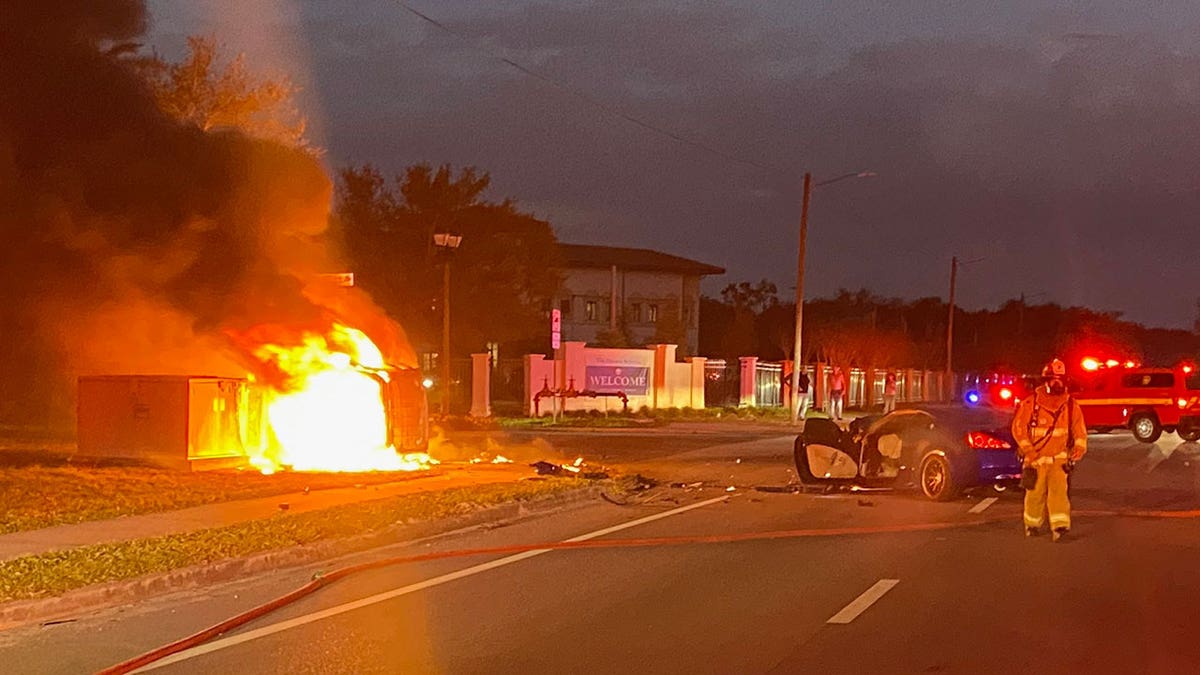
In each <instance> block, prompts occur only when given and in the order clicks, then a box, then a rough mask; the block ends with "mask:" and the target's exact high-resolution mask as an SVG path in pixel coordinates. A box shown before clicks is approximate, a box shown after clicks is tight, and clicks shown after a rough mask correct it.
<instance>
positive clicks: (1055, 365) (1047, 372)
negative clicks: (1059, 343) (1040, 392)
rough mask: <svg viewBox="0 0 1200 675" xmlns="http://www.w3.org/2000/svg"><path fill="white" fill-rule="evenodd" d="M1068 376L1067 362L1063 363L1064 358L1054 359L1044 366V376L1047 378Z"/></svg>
mask: <svg viewBox="0 0 1200 675" xmlns="http://www.w3.org/2000/svg"><path fill="white" fill-rule="evenodd" d="M1066 376H1067V364H1065V363H1063V362H1062V359H1054V360H1053V361H1051V362H1050V363H1047V364H1046V367H1045V368H1042V377H1044V378H1046V379H1051V378H1055V377H1066Z"/></svg>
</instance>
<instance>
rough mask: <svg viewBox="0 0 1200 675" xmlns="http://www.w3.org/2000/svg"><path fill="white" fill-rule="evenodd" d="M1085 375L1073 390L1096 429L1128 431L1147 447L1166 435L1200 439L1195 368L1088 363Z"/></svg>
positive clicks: (1198, 378) (1198, 376) (1199, 392)
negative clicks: (1171, 434) (1121, 429)
mask: <svg viewBox="0 0 1200 675" xmlns="http://www.w3.org/2000/svg"><path fill="white" fill-rule="evenodd" d="M1082 365H1083V371H1084V375H1083V376H1082V377H1080V378H1079V380H1078V381H1077V382H1076V383H1075V386H1074V387H1072V389H1074V390H1075V391H1073V393H1072V395H1073V396H1074V397H1075V400H1076V401H1078V402H1079V405H1080V407H1082V408H1083V412H1084V418H1085V419H1086V420H1087V426H1088V429H1089V430H1090V431H1095V432H1098V433H1107V432H1110V431H1112V430H1114V429H1119V428H1128V429H1129V430H1130V431H1132V432H1133V436H1134V438H1136V439H1138V440H1139V441H1141V442H1142V443H1153V442H1155V441H1157V440H1158V439H1159V437H1160V436H1162V434H1163V432H1164V431H1165V432H1167V433H1172V432H1177V433H1178V434H1179V437H1180V438H1182V439H1183V440H1185V441H1195V440H1198V439H1200V374H1198V373H1197V372H1196V367H1195V365H1193V364H1191V363H1182V364H1179V365H1177V366H1175V367H1174V368H1145V367H1140V366H1138V365H1137V364H1135V363H1132V362H1126V363H1124V364H1115V363H1114V362H1100V361H1098V360H1097V359H1090V358H1089V359H1084V360H1083V364H1082Z"/></svg>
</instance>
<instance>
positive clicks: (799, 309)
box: [792, 171, 875, 424]
mask: <svg viewBox="0 0 1200 675" xmlns="http://www.w3.org/2000/svg"><path fill="white" fill-rule="evenodd" d="M874 175H875V173H874V172H871V171H856V172H854V173H848V174H845V175H842V176H838V177H837V178H831V179H829V180H825V181H821V182H820V183H817V186H818V187H820V186H822V185H832V184H833V183H836V182H838V181H840V180H845V179H847V178H869V177H871V176H874ZM812 189H813V182H812V174H811V173H809V172H805V173H804V196H803V197H802V198H801V201H800V244H799V246H798V247H797V259H796V334H795V336H794V338H793V342H792V424H796V423H797V422H799V421H800V369H801V368H803V367H804V351H803V345H802V344H801V339H802V336H803V335H804V328H803V326H804V258H805V250H806V249H807V247H808V204H809V201H810V200H811V198H812ZM810 386H815V383H813V384H812V385H810Z"/></svg>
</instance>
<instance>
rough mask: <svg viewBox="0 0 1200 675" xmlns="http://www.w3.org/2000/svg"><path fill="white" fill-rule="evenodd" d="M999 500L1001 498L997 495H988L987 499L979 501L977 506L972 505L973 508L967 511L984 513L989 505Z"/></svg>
mask: <svg viewBox="0 0 1200 675" xmlns="http://www.w3.org/2000/svg"><path fill="white" fill-rule="evenodd" d="M997 501H999V499H998V498H997V497H988V498H987V499H985V500H983V501H981V502H979V503H978V504H976V505H975V506H972V507H971V510H970V511H967V513H983V512H984V511H986V510H987V507H989V506H991V505H992V504H995V503H996V502H997Z"/></svg>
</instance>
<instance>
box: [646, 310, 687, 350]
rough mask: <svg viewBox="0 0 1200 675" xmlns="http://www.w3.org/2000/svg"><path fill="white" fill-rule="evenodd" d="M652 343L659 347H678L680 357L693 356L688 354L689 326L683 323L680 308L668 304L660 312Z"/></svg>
mask: <svg viewBox="0 0 1200 675" xmlns="http://www.w3.org/2000/svg"><path fill="white" fill-rule="evenodd" d="M650 342H651V343H653V344H658V345H678V346H679V350H678V351H677V354H678V355H679V356H691V354H688V353H687V325H686V324H684V323H683V316H682V314H681V312H680V308H679V307H678V306H677V305H675V304H672V303H667V304H666V305H664V306H663V307H662V311H661V312H659V315H658V321H657V323H655V324H654V336H653V337H651V338H650Z"/></svg>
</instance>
